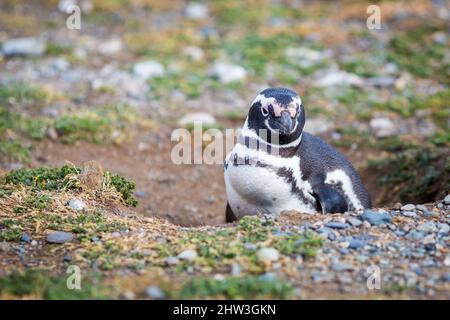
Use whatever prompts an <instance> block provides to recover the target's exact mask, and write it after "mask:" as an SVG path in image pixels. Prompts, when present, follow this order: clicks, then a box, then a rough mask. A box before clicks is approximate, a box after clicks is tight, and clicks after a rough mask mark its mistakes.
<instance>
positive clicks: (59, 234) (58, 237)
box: [47, 231, 73, 243]
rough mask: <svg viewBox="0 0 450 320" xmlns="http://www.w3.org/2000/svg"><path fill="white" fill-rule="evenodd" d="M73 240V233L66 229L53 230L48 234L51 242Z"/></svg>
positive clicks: (48, 240) (48, 239)
mask: <svg viewBox="0 0 450 320" xmlns="http://www.w3.org/2000/svg"><path fill="white" fill-rule="evenodd" d="M72 240H73V234H71V233H69V232H64V231H53V232H51V233H49V234H48V235H47V242H49V243H65V242H70V241H72Z"/></svg>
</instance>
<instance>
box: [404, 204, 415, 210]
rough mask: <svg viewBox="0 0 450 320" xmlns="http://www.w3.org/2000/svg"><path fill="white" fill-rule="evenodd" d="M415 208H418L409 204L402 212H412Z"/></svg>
mask: <svg viewBox="0 0 450 320" xmlns="http://www.w3.org/2000/svg"><path fill="white" fill-rule="evenodd" d="M415 208H416V206H415V205H413V204H411V203H409V204H406V205H404V206H403V207H402V208H401V209H402V211H411V210H414V209H415Z"/></svg>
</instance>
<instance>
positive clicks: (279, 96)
mask: <svg viewBox="0 0 450 320" xmlns="http://www.w3.org/2000/svg"><path fill="white" fill-rule="evenodd" d="M247 125H248V128H249V129H252V130H255V131H256V132H257V133H258V135H259V136H260V137H261V134H260V132H265V131H266V132H267V135H266V137H267V138H266V137H261V138H264V139H266V140H267V141H268V142H271V137H273V134H277V135H278V139H279V140H278V141H279V144H280V145H281V144H288V143H290V142H293V141H294V140H296V139H298V138H299V137H300V136H301V134H302V132H303V127H304V126H305V110H304V107H303V104H302V100H301V99H300V97H299V96H298V94H297V93H296V92H295V91H293V90H291V89H287V88H268V89H265V90H263V91H261V92H260V93H259V94H258V95H257V96H256V98H255V100H253V102H252V105H251V107H250V110H249V113H248V117H247Z"/></svg>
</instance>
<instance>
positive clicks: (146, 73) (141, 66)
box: [133, 60, 166, 79]
mask: <svg viewBox="0 0 450 320" xmlns="http://www.w3.org/2000/svg"><path fill="white" fill-rule="evenodd" d="M165 72H166V71H165V68H164V66H163V65H162V64H160V63H159V62H156V61H152V60H149V61H142V62H139V63H136V64H135V65H134V66H133V73H134V74H135V75H137V76H138V77H140V78H142V79H150V78H154V77H161V76H163V75H164V74H165Z"/></svg>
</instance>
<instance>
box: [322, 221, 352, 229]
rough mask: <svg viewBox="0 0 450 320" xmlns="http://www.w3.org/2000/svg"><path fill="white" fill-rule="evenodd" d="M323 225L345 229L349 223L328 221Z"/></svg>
mask: <svg viewBox="0 0 450 320" xmlns="http://www.w3.org/2000/svg"><path fill="white" fill-rule="evenodd" d="M325 227H327V228H332V229H347V228H350V225H349V224H348V223H342V222H329V223H327V224H325Z"/></svg>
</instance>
